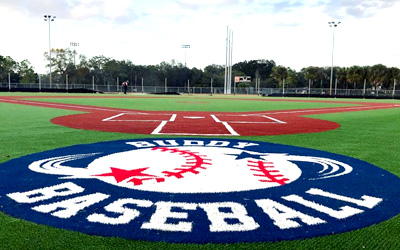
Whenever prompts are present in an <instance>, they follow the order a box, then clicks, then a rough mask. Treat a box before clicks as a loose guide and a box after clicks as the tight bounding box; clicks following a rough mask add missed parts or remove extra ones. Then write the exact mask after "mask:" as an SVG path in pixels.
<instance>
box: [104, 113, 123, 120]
mask: <svg viewBox="0 0 400 250" xmlns="http://www.w3.org/2000/svg"><path fill="white" fill-rule="evenodd" d="M123 115H125V113H121V114H118V115H114V116H111V117H108V118H106V119H103V120H102V122H108V121H110V120H113V119H115V118H117V117H121V116H123Z"/></svg>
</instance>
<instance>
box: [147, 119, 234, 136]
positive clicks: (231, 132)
mask: <svg viewBox="0 0 400 250" xmlns="http://www.w3.org/2000/svg"><path fill="white" fill-rule="evenodd" d="M176 116H177V115H176V114H173V115H172V116H171V118H170V119H169V120H168V121H162V122H161V123H160V125H158V127H157V128H156V129H155V130H154V131H153V132H152V133H151V134H152V135H196V136H197V135H201V136H240V135H239V134H238V133H237V132H236V131H235V130H234V129H233V128H232V127H231V126H230V125H229V124H228V123H227V122H222V121H220V120H219V119H218V118H217V117H216V116H215V115H210V116H211V117H212V118H213V119H214V121H215V122H217V123H222V124H223V125H224V126H225V128H226V129H227V130H228V131H229V134H200V133H161V130H162V129H163V128H164V126H165V125H166V124H167V123H168V122H174V121H175V119H176Z"/></svg>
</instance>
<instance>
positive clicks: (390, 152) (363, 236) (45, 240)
mask: <svg viewBox="0 0 400 250" xmlns="http://www.w3.org/2000/svg"><path fill="white" fill-rule="evenodd" d="M0 97H1V94H0ZM186 99H188V100H190V101H191V102H203V101H204V102H208V104H202V105H200V103H192V104H193V106H192V105H188V103H181V102H180V101H182V100H186ZM46 100H47V101H50V99H46ZM277 100H279V99H277ZM288 100H293V99H288ZM324 100H325V99H324ZM51 101H58V102H63V103H67V102H68V103H77V104H85V105H95V106H110V107H123V108H128V107H127V106H126V105H127V101H128V104H129V105H131V104H132V102H136V100H130V99H129V100H127V99H116V98H112V99H108V98H107V99H51ZM338 101H341V100H338ZM356 101H361V100H356ZM140 102H142V103H141V104H140V105H142V107H145V106H147V107H152V109H151V110H157V107H159V108H158V109H159V110H161V109H162V108H165V107H166V108H177V109H179V107H181V108H182V109H184V110H185V109H186V108H187V109H188V110H191V109H192V108H193V107H196V108H197V109H199V110H203V109H204V110H205V111H209V109H218V107H220V106H221V109H220V111H227V110H229V109H233V110H230V111H243V110H245V111H257V110H258V109H261V108H262V109H264V110H273V109H298V108H299V105H300V106H301V105H303V104H304V103H299V102H287V103H283V102H280V101H277V102H274V101H272V102H266V101H263V99H262V98H255V99H254V100H252V101H242V100H230V99H227V98H220V99H216V98H214V97H204V96H201V97H196V96H195V97H177V98H175V97H167V98H149V99H147V98H146V99H141V101H140ZM379 102H382V101H379ZM387 102H389V101H387ZM390 102H396V103H400V102H398V101H390ZM174 103H175V104H174ZM135 104H137V105H139V102H136V103H135ZM129 105H128V106H129ZM159 105H161V106H159ZM172 105H176V106H172ZM320 105H321V104H320V103H306V106H303V107H302V108H317V107H321V106H320ZM335 105H336V104H335ZM340 105H343V104H340ZM178 106H179V107H178ZM189 106H190V107H189ZM210 106H211V107H212V108H210ZM346 106H348V105H346ZM283 107H284V108H283ZM131 108H133V109H139V108H137V107H131ZM143 109H144V108H143ZM235 109H236V110H235ZM147 110H149V109H147ZM0 111H1V112H0V138H1V139H0V140H1V143H0V163H1V162H5V161H8V160H9V159H12V158H17V157H20V156H23V155H27V154H31V153H36V152H41V151H45V150H50V149H54V148H59V147H65V146H70V145H75V144H83V143H94V142H100V141H110V140H118V139H132V138H150V137H156V136H153V135H134V134H122V133H111V132H96V131H85V130H77V129H72V128H66V127H63V126H58V125H54V124H52V123H51V122H50V120H51V119H52V118H54V117H58V116H61V115H68V114H76V113H78V112H76V111H68V110H61V109H54V108H43V107H33V106H25V105H17V104H6V103H0ZM312 117H314V118H319V119H325V120H330V121H334V122H338V123H340V124H341V127H340V128H339V129H336V130H332V131H327V132H322V133H312V134H295V135H281V136H249V137H240V139H247V140H256V141H266V142H274V143H280V144H287V145H295V146H301V147H308V148H314V149H319V150H324V151H329V152H333V153H338V154H343V155H347V156H351V157H355V158H359V159H361V160H365V161H368V162H370V163H372V164H374V165H377V166H379V167H381V168H383V169H386V170H388V171H390V172H392V173H393V174H395V175H397V176H400V108H396V109H385V110H369V111H357V112H345V113H334V114H324V115H314V116H312ZM162 137H167V136H162ZM399 235H400V216H396V217H394V218H392V219H390V220H388V221H385V222H382V223H380V224H378V225H373V226H370V227H367V228H364V229H359V230H355V231H352V232H347V233H343V234H336V235H331V236H324V237H317V238H312V239H305V240H297V241H283V242H277V243H269V242H267V243H238V244H206V245H197V244H168V243H153V242H141V241H133V240H125V239H119V238H107V237H99V236H90V235H85V234H82V233H78V232H72V231H66V230H62V229H57V228H51V227H48V226H44V225H37V224H35V223H31V222H27V221H23V220H20V219H17V218H12V217H10V216H7V215H5V214H4V213H0V249H96V250H97V249H400V237H399Z"/></svg>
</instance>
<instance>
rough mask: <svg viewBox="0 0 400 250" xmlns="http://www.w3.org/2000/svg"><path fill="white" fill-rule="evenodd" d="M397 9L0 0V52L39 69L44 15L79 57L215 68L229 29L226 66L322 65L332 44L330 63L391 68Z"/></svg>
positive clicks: (214, 1) (256, 2) (56, 38)
mask: <svg viewBox="0 0 400 250" xmlns="http://www.w3.org/2000/svg"><path fill="white" fill-rule="evenodd" d="M399 13H400V0H303V1H299V0H272V1H271V0H140V1H139V0H0V23H1V25H0V30H1V33H0V55H2V56H10V57H12V58H13V59H14V60H16V61H18V62H20V61H22V60H24V59H27V60H29V61H30V62H31V64H32V66H33V67H34V69H35V71H36V72H38V73H41V74H43V73H47V72H48V69H47V68H46V67H45V65H46V62H45V59H44V55H43V54H44V52H47V51H49V24H48V22H46V21H44V18H43V16H44V15H52V16H56V18H55V20H54V21H53V22H51V23H50V41H51V47H52V48H64V49H65V48H70V49H72V50H73V49H74V48H75V49H76V51H77V53H78V54H84V55H85V56H87V57H88V58H91V57H93V56H99V55H103V56H106V57H109V58H113V59H116V60H130V61H131V62H132V63H133V64H136V65H156V64H159V63H161V62H163V61H165V62H170V61H171V60H175V61H177V62H181V63H182V64H185V61H186V64H187V66H188V67H189V68H192V67H197V68H201V69H204V67H206V66H207V65H211V64H217V65H224V64H225V58H226V38H227V27H229V29H230V30H232V33H233V39H232V43H233V48H232V51H233V52H232V62H233V64H235V63H237V62H241V61H245V60H247V61H249V60H259V59H266V60H273V61H275V63H276V64H277V65H283V66H286V67H290V68H292V69H295V70H297V71H299V70H301V69H302V68H305V67H308V66H319V67H330V66H331V64H332V49H333V48H334V49H333V62H334V65H335V66H340V67H350V66H352V65H359V66H365V65H370V66H371V65H375V64H379V63H381V64H384V65H386V66H388V67H398V68H400V60H399V59H400V46H398V44H399V41H398V40H399V37H400V36H399V31H400V20H399V16H398V15H399ZM330 21H336V22H341V23H340V24H339V25H338V26H337V27H336V28H335V29H334V28H332V27H329V24H328V22H330ZM333 41H334V43H333ZM71 42H76V43H79V46H78V47H71V46H70V44H71ZM181 45H190V48H188V49H183V48H181ZM333 45H334V46H333Z"/></svg>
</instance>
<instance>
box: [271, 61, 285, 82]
mask: <svg viewBox="0 0 400 250" xmlns="http://www.w3.org/2000/svg"><path fill="white" fill-rule="evenodd" d="M271 76H272V78H274V79H275V80H276V81H277V82H279V84H280V85H282V86H283V81H284V80H285V79H286V78H287V77H288V69H287V68H286V67H284V66H281V65H279V66H275V67H273V68H272V73H271ZM283 87H284V86H283Z"/></svg>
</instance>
